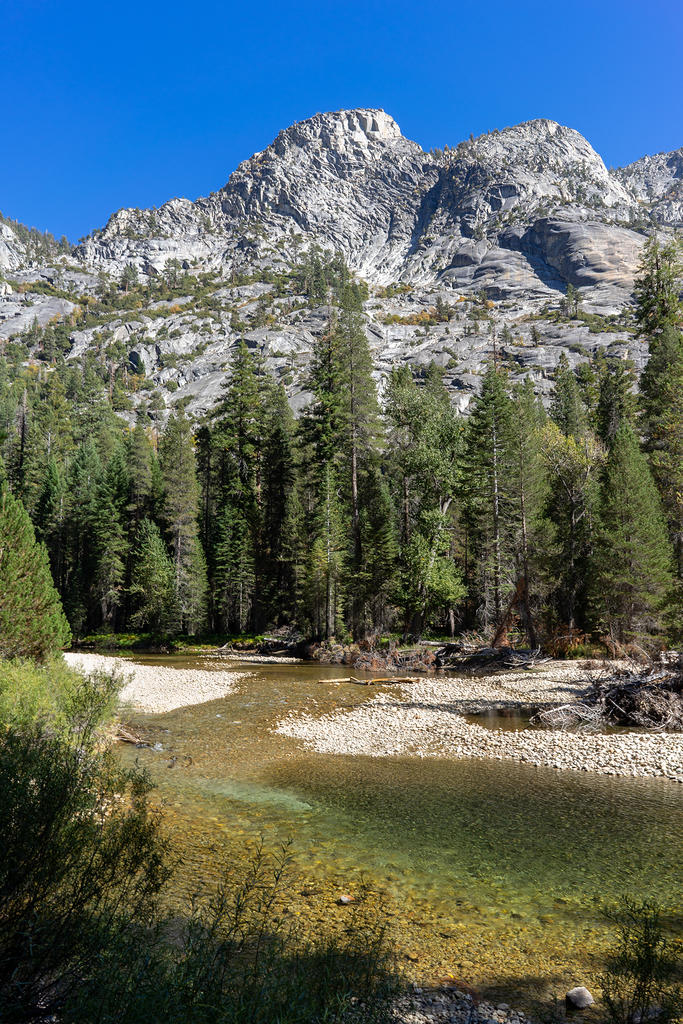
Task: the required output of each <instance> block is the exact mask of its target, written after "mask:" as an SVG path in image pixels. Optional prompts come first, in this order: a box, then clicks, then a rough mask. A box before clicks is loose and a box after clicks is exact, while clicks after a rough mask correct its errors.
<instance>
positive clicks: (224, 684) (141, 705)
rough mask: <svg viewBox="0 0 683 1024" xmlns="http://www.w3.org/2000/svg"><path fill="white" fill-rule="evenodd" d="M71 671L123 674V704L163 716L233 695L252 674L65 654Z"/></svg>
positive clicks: (100, 655) (97, 655)
mask: <svg viewBox="0 0 683 1024" xmlns="http://www.w3.org/2000/svg"><path fill="white" fill-rule="evenodd" d="M64 659H65V661H66V663H67V665H69V666H70V667H71V668H75V669H78V671H79V672H83V673H85V674H86V675H87V674H88V673H90V672H96V671H102V672H119V673H120V674H121V675H122V676H123V677H124V679H125V684H124V686H123V688H122V690H121V692H120V694H119V700H120V701H121V703H122V704H129V705H132V706H133V707H134V708H135V710H136V711H143V712H147V713H149V714H161V713H163V712H164V711H173V710H174V709H175V708H183V707H189V706H190V705H192V704H204V703H206V702H207V701H210V700H217V699H218V698H219V697H224V696H225V695H226V694H227V693H231V692H232V691H233V690H234V689H235V686H236V684H237V683H238V681H240V680H241V679H243V678H245V676H247V675H249V673H248V672H225V671H223V670H221V669H217V670H213V671H211V670H209V671H207V670H203V669H195V668H170V667H168V666H167V665H136V664H134V663H133V662H131V661H126V660H125V659H124V658H109V657H105V656H104V655H102V654H80V653H73V654H65V655H64Z"/></svg>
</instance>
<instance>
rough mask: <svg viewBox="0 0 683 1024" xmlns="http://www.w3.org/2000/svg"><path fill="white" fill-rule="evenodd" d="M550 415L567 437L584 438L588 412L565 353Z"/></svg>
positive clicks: (560, 363)
mask: <svg viewBox="0 0 683 1024" xmlns="http://www.w3.org/2000/svg"><path fill="white" fill-rule="evenodd" d="M550 415H551V417H552V419H553V420H554V421H555V423H557V425H558V427H559V428H560V430H561V431H562V433H563V434H564V436H565V437H582V435H583V433H584V431H585V429H586V412H585V408H584V405H583V402H582V400H581V392H580V390H579V386H578V383H577V380H576V376H575V374H574V373H573V371H572V370H571V368H570V366H569V360H568V359H567V356H566V355H565V353H564V352H563V353H562V354H561V356H560V361H559V363H558V364H557V369H556V370H555V387H554V390H553V399H552V402H551V404H550Z"/></svg>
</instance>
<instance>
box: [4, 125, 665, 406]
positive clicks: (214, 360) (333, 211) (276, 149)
mask: <svg viewBox="0 0 683 1024" xmlns="http://www.w3.org/2000/svg"><path fill="white" fill-rule="evenodd" d="M682 154H683V150H679V151H676V152H675V153H671V154H659V155H657V156H654V157H643V158H642V160H639V161H637V162H636V163H634V164H631V165H630V166H629V167H626V168H621V169H619V170H617V171H613V172H612V171H608V169H607V168H606V167H605V164H604V163H603V161H602V159H601V157H600V156H599V155H598V154H597V153H596V152H595V150H594V149H593V148H592V147H591V146H590V144H589V143H588V142H587V140H586V139H585V138H583V136H581V135H580V134H579V133H578V132H576V131H574V130H573V129H571V128H566V127H563V126H562V125H559V124H557V123H555V122H553V121H549V120H535V121H529V122H526V123H524V124H520V125H517V126H515V127H511V128H505V129H503V130H500V131H493V132H491V133H489V134H486V135H483V136H480V137H479V138H476V139H475V138H470V139H469V140H468V141H464V142H461V143H459V144H458V145H457V146H456V147H454V148H452V149H451V148H448V147H445V149H444V150H443V151H441V150H435V151H432V152H429V153H427V152H424V151H423V150H422V149H421V147H420V146H419V145H417V143H415V142H412V141H410V140H409V139H406V138H405V137H404V136H403V135H402V134H401V131H400V129H399V126H398V125H397V123H396V122H395V121H394V119H393V118H392V117H390V116H389V115H388V114H386V113H385V112H384V111H382V110H366V109H358V110H345V111H338V112H336V113H325V114H316V115H315V116H314V117H312V118H309V119H308V120H306V121H302V122H300V123H298V124H295V125H292V126H291V127H289V128H287V129H285V130H284V131H281V132H280V133H279V135H278V136H277V138H276V139H275V140H274V141H273V142H272V143H271V145H270V146H268V147H267V148H266V149H265V150H263V151H262V152H260V153H256V154H254V156H252V157H251V158H250V159H248V160H246V161H244V162H243V163H242V164H240V165H239V167H237V169H236V170H235V171H234V172H233V174H232V175H231V176H230V178H229V179H228V181H227V182H226V184H225V185H224V186H223V187H222V188H220V189H219V190H218V191H216V192H213V193H211V194H210V195H208V196H206V197H204V198H200V199H197V200H196V201H191V200H188V199H171V200H170V201H169V202H167V203H165V204H164V205H163V206H161V207H160V208H159V209H151V210H137V209H123V210H119V211H118V212H117V213H115V214H113V215H112V217H111V218H110V219H109V221H108V222H107V224H106V226H105V227H104V228H102V229H101V230H98V231H95V232H93V233H92V234H91V235H90V236H89V237H88V238H87V239H86V240H84V241H83V242H82V244H81V245H79V246H78V247H76V248H75V249H74V250H73V251H72V252H71V254H70V256H69V259H68V266H64V265H63V264H64V260H62V261H61V264H60V260H59V259H57V258H54V259H49V258H47V257H45V256H43V257H42V258H39V257H38V256H37V254H36V253H35V252H33V253H24V255H23V256H22V253H21V252H20V251H19V249H18V248H17V246H16V244H14V243H13V242H12V239H9V238H8V239H6V240H4V245H5V249H4V250H3V248H2V245H3V236H0V269H3V268H4V273H5V277H7V278H10V279H11V280H10V284H9V286H7V285H6V286H5V289H6V290H7V288H8V287H9V288H11V294H7V295H5V296H4V298H0V337H1V336H9V335H11V334H13V333H16V332H17V331H19V330H25V329H26V327H27V321H29V320H30V322H32V319H31V318H35V319H37V321H38V323H39V324H42V323H47V322H49V321H50V320H52V319H53V318H54V317H55V316H59V315H61V316H66V315H70V316H72V318H73V317H74V316H75V315H77V312H76V313H75V311H78V309H79V308H81V305H82V303H83V297H84V296H87V295H91V296H94V295H96V294H98V290H99V291H100V292H101V290H102V289H103V288H104V287H105V286H106V284H107V282H108V281H111V280H113V281H116V282H118V281H119V280H120V279H121V276H122V274H123V273H124V271H125V269H126V267H130V266H132V267H134V268H135V269H136V271H137V274H138V278H139V280H140V281H142V282H143V283H144V282H151V283H150V286H149V289H148V292H149V294H148V295H147V299H144V298H143V297H141V298H140V302H139V303H138V308H136V309H135V311H134V312H133V311H131V312H126V314H125V315H121V316H112V315H107V316H106V317H104V312H103V313H102V316H103V323H96V324H91V323H90V322H88V318H87V317H85V318H84V317H82V318H81V319H84V320H85V323H84V324H80V323H79V325H78V326H79V328H80V329H74V330H73V332H72V334H71V351H70V353H69V355H70V356H71V357H72V358H77V357H79V356H81V355H83V353H84V352H86V351H88V350H89V348H91V347H92V346H93V345H94V344H95V342H96V337H97V336H100V335H101V334H102V327H103V325H104V323H105V321H106V332H107V336H111V338H112V339H113V341H114V342H115V343H116V344H118V345H122V346H124V347H125V348H127V349H128V357H129V359H130V361H131V363H132V365H135V366H137V367H138V368H139V369H140V370H141V371H143V372H144V373H145V374H146V375H147V376H148V377H149V379H150V380H151V381H152V382H153V383H154V385H156V386H157V387H161V388H163V389H166V391H168V392H169V393H168V394H167V395H166V400H167V404H173V403H174V402H177V401H179V400H182V399H184V400H185V401H186V402H189V403H190V407H191V408H193V409H195V410H196V411H198V412H200V411H202V410H203V409H206V408H207V407H208V406H210V404H211V403H212V401H213V400H215V398H216V396H217V394H218V393H219V391H220V384H221V382H222V380H223V379H224V377H225V374H226V372H227V371H228V369H229V365H230V359H231V353H232V349H233V348H234V346H235V344H236V343H237V340H238V338H239V337H246V339H247V342H248V344H250V345H252V346H257V347H259V348H260V349H261V350H262V352H263V354H264V356H265V357H266V358H267V360H268V362H269V365H270V367H271V369H272V370H273V372H274V373H276V374H277V375H279V376H281V377H282V379H283V380H285V382H286V383H287V386H288V389H289V393H290V397H291V399H292V403H293V405H294V406H295V407H296V406H297V405H300V404H301V403H302V402H303V401H304V400H305V395H304V393H303V388H304V382H305V370H306V366H307V365H308V362H309V360H310V353H311V349H312V346H313V344H314V339H315V337H316V335H317V334H319V333H320V332H321V331H322V330H324V329H325V325H326V323H327V311H326V310H325V309H324V307H321V308H319V309H314V308H313V309H312V308H310V305H309V304H305V307H306V308H302V307H303V305H304V304H303V303H301V301H300V298H301V296H300V295H298V296H297V293H296V281H297V277H296V275H293V274H292V267H293V266H294V267H295V266H296V265H297V264H298V263H300V261H301V258H302V254H303V253H305V252H306V251H307V250H308V249H309V248H310V246H312V245H317V246H320V247H322V249H325V250H330V251H333V252H334V251H339V252H341V253H342V254H343V256H344V258H345V259H346V261H347V263H348V265H349V266H350V267H351V269H352V270H353V271H354V272H355V273H356V274H357V275H358V276H359V277H361V278H363V279H364V280H365V281H367V282H368V284H369V286H370V291H369V297H368V301H367V302H366V305H365V312H366V319H367V331H368V336H369V338H370V340H371V343H372V345H373V350H374V353H375V358H376V362H377V368H378V373H382V372H385V371H386V370H387V369H388V368H389V367H390V366H391V365H394V364H396V363H400V362H409V363H411V364H412V365H413V366H414V367H415V368H416V369H417V370H419V368H420V367H421V366H424V365H425V364H426V363H428V362H430V361H435V362H437V363H439V364H440V365H442V366H443V367H444V370H445V372H446V374H447V379H448V380H449V383H450V386H451V388H452V390H453V392H454V395H455V399H456V400H457V401H458V403H459V404H460V405H461V406H462V407H463V408H464V407H466V405H467V403H468V401H469V398H470V397H471V395H472V393H474V391H475V390H476V388H477V386H478V382H479V378H480V375H481V372H482V369H483V367H484V366H485V360H486V358H487V357H488V356H489V355H490V353H491V349H492V345H493V338H494V336H497V337H498V338H502V339H503V346H502V347H503V357H504V358H506V359H507V360H508V362H509V364H510V367H511V372H512V373H513V374H517V375H520V376H522V375H525V374H531V375H532V376H533V377H534V379H535V380H536V382H537V385H538V388H539V390H540V391H541V392H544V393H545V392H547V391H548V389H549V387H550V382H549V380H548V378H549V376H550V375H551V373H552V369H553V367H554V365H555V364H556V362H557V360H558V358H559V355H560V353H561V352H562V351H567V352H568V353H569V354H570V358H571V359H572V361H574V362H576V361H578V360H579V359H581V358H585V355H586V354H590V353H594V352H595V351H597V349H598V348H602V349H605V350H608V351H610V352H611V353H613V354H616V355H621V356H624V357H629V358H632V359H634V361H635V362H636V363H637V364H638V365H642V364H643V362H644V359H645V356H646V353H645V351H644V348H643V346H642V344H641V343H640V342H638V341H637V339H635V338H634V335H633V330H632V328H631V326H630V321H629V319H628V315H627V309H628V305H629V303H630V301H631V293H632V288H633V277H634V273H635V269H636V267H637V265H638V259H639V253H640V249H641V247H642V244H643V241H644V232H645V231H646V230H647V229H648V228H651V227H652V226H654V225H657V226H660V227H663V228H664V229H665V230H675V229H677V228H680V227H681V226H683V191H682V184H681V182H682V169H683V155H682ZM0 230H2V227H0ZM3 253H4V255H3ZM169 261H177V264H176V263H175V262H172V263H169ZM169 267H176V268H177V269H178V270H179V271H180V272H182V271H185V272H186V273H189V274H191V275H194V277H197V275H200V274H202V273H204V274H211V275H212V277H211V283H210V284H208V283H205V285H204V286H203V288H202V295H201V301H200V300H199V299H198V297H197V293H196V290H195V292H193V293H192V294H188V295H179V296H177V297H176V298H175V300H174V301H172V302H168V303H167V305H166V306H164V305H163V303H161V304H160V303H159V302H158V301H154V300H153V296H152V284H153V283H154V281H155V280H161V279H162V277H164V275H166V277H167V276H168V270H169ZM173 275H174V276H175V270H174V271H173ZM278 275H279V281H280V283H279V285H278V288H275V287H274V286H273V284H272V282H273V278H274V276H278ZM165 279H166V278H165V277H164V280H165ZM285 280H286V282H287V284H286V287H285V285H284V284H283V281H285ZM32 282H33V283H32ZM35 282H41V283H40V286H39V287H38V285H36V284H35ZM569 285H571V286H573V287H574V288H576V289H578V290H579V294H580V296H581V299H582V302H583V309H584V311H585V313H584V314H583V318H582V317H576V316H574V317H566V316H565V317H563V316H562V315H560V306H561V300H562V298H563V295H564V293H565V292H566V289H567V287H568V286H569ZM32 289H34V290H33V291H32ZM207 289H208V290H209V292H210V295H208V296H207V294H206V292H207ZM283 289H284V292H283ZM437 300H440V301H441V307H440V308H443V307H444V306H449V304H450V305H451V306H452V307H453V311H454V313H453V316H452V317H450V319H441V320H439V319H438V317H437V318H436V319H435V317H434V315H433V309H434V307H435V304H436V303H437ZM56 301H59V302H62V303H65V304H66V305H65V306H64V307H63V309H62V310H61V312H60V311H58V310H56V309H55V305H54V304H55V302H56ZM50 303H52V305H50ZM28 304H30V305H28ZM92 308H93V307H92V303H91V306H90V310H89V315H90V320H92V319H93V313H92ZM482 328H483V329H482ZM499 347H500V346H499Z"/></svg>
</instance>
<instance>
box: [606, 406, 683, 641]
mask: <svg viewBox="0 0 683 1024" xmlns="http://www.w3.org/2000/svg"><path fill="white" fill-rule="evenodd" d="M590 564H591V570H592V572H591V598H592V604H593V607H594V609H595V613H596V615H597V617H598V621H599V622H600V623H601V624H602V625H603V626H605V627H606V628H607V630H608V631H609V634H610V636H611V637H612V638H613V639H614V640H617V641H620V642H624V641H626V640H631V639H638V640H641V641H642V639H643V637H645V636H648V635H650V634H652V633H654V632H658V631H659V630H661V628H662V620H663V612H664V606H665V604H666V601H667V599H668V598H669V597H670V596H671V590H672V584H673V577H672V573H671V567H672V557H671V547H670V544H669V539H668V536H667V531H666V522H665V519H664V516H663V513H662V507H661V501H660V498H659V494H658V493H657V488H656V487H655V484H654V481H653V479H652V476H651V474H650V471H649V468H648V465H647V460H646V458H645V456H644V455H643V454H642V453H641V451H640V447H639V445H638V441H637V438H636V436H635V434H634V432H633V429H632V428H631V426H630V425H629V424H628V423H622V425H621V426H620V427H619V429H618V431H617V433H616V435H615V437H614V440H613V444H612V447H611V449H610V453H609V456H608V459H607V464H606V466H605V472H604V476H603V480H602V485H601V489H600V501H599V515H598V528H597V530H596V538H595V550H594V553H593V556H592V558H591V563H590Z"/></svg>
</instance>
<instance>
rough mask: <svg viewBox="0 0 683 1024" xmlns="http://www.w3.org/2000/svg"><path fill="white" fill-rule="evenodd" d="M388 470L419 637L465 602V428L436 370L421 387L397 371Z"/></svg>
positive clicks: (390, 392) (411, 626)
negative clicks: (459, 503) (460, 544)
mask: <svg viewBox="0 0 683 1024" xmlns="http://www.w3.org/2000/svg"><path fill="white" fill-rule="evenodd" d="M386 413H387V420H388V422H389V426H390V430H389V452H388V455H389V464H390V472H391V476H392V479H393V485H394V495H395V497H394V501H395V504H396V507H397V508H399V509H400V515H399V528H398V533H399V538H400V566H399V572H400V586H399V589H398V593H397V597H398V599H399V600H400V603H401V605H402V607H403V612H404V632H405V633H408V632H410V633H413V634H420V633H421V632H422V631H423V630H424V628H425V625H426V623H427V619H428V617H429V616H430V614H432V613H433V612H435V611H436V610H437V609H439V608H441V610H442V611H443V612H444V613H447V614H448V616H449V618H450V619H451V620H452V616H453V611H454V608H455V605H457V604H458V602H459V601H460V600H461V598H462V597H463V596H464V587H463V584H462V580H461V577H460V573H459V571H457V568H456V566H455V564H454V561H453V551H452V548H453V525H454V501H455V498H456V494H457V490H458V484H459V479H460V476H459V471H460V467H459V460H460V456H461V452H462V444H463V432H462V424H461V422H460V419H459V417H458V414H457V412H456V410H455V409H454V408H453V407H452V406H451V403H450V399H449V396H448V392H447V391H446V389H445V387H444V384H443V378H442V375H441V373H440V372H439V371H438V369H437V368H430V370H429V371H428V372H427V375H426V379H425V384H424V387H423V388H418V387H417V385H416V383H415V381H414V380H413V377H412V374H411V372H410V370H409V368H407V367H404V368H402V369H399V370H395V371H393V372H392V373H391V375H390V377H389V381H388V385H387V402H386Z"/></svg>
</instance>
